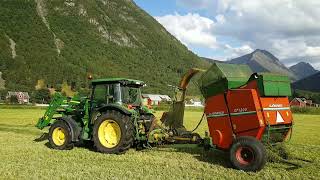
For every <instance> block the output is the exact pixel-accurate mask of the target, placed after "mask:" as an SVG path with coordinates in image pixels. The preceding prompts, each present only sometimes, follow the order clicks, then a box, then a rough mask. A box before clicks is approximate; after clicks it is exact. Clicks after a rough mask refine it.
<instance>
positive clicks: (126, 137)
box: [93, 111, 134, 154]
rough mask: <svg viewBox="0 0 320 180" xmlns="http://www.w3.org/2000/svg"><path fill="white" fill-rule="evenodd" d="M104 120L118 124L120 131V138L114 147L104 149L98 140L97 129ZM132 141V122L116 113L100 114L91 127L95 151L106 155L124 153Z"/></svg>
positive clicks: (127, 117)
mask: <svg viewBox="0 0 320 180" xmlns="http://www.w3.org/2000/svg"><path fill="white" fill-rule="evenodd" d="M106 120H112V121H114V122H115V123H117V124H118V126H119V127H120V131H121V137H120V139H119V141H118V143H117V144H116V145H115V146H114V147H106V146H105V145H103V143H102V142H101V141H100V139H99V127H100V126H101V124H102V123H103V122H105V121H106ZM133 141H134V129H133V122H131V118H130V116H128V115H124V114H122V113H120V112H118V111H107V112H105V113H102V114H101V115H100V116H99V117H98V118H97V120H96V121H95V122H94V126H93V142H94V146H95V147H96V149H97V151H99V152H102V153H107V154H121V153H125V152H126V151H127V150H128V149H129V148H130V147H131V146H132V145H133Z"/></svg>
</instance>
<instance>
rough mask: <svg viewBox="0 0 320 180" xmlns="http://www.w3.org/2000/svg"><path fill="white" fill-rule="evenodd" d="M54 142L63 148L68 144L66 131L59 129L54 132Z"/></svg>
mask: <svg viewBox="0 0 320 180" xmlns="http://www.w3.org/2000/svg"><path fill="white" fill-rule="evenodd" d="M52 140H53V142H54V144H56V145H57V146H62V145H63V144H64V143H65V142H66V135H65V130H64V129H63V128H61V127H57V128H55V129H54V130H53V132H52Z"/></svg>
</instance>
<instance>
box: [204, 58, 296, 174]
mask: <svg viewBox="0 0 320 180" xmlns="http://www.w3.org/2000/svg"><path fill="white" fill-rule="evenodd" d="M199 87H200V90H201V92H202V94H203V96H204V97H205V99H206V100H205V110H204V113H205V114H206V117H207V122H208V127H209V131H210V139H211V141H212V144H213V145H214V146H215V147H216V148H218V149H221V150H226V151H229V152H230V160H231V163H232V165H233V166H234V167H235V168H237V169H241V170H245V171H258V170H260V169H262V168H263V166H264V164H265V162H266V150H265V146H264V145H263V144H272V143H277V142H283V141H284V140H285V139H286V138H287V137H288V135H289V134H290V132H291V128H292V113H291V111H290V106H289V100H288V96H290V95H291V88H290V80H289V78H288V77H286V76H283V75H275V74H268V73H262V74H257V73H252V72H251V70H250V69H249V67H248V66H246V65H232V64H220V63H215V64H214V65H212V66H211V67H210V68H209V70H208V71H206V72H205V73H204V74H202V76H201V78H200V80H199Z"/></svg>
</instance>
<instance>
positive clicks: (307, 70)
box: [289, 62, 319, 80]
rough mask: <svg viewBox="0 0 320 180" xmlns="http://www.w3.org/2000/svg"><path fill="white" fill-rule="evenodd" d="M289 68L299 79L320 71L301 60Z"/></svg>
mask: <svg viewBox="0 0 320 180" xmlns="http://www.w3.org/2000/svg"><path fill="white" fill-rule="evenodd" d="M289 69H290V70H291V71H292V72H294V73H295V75H296V76H297V77H298V79H299V80H300V79H303V78H306V77H308V76H311V75H313V74H315V73H317V72H319V71H318V70H316V69H314V68H313V67H312V65H311V64H309V63H306V62H299V63H298V64H296V65H293V66H291V67H290V68H289Z"/></svg>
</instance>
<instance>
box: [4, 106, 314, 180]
mask: <svg viewBox="0 0 320 180" xmlns="http://www.w3.org/2000/svg"><path fill="white" fill-rule="evenodd" d="M42 113H43V110H39V109H0V179H88V178H89V179H317V178H319V177H320V173H319V169H320V158H319V156H320V153H319V152H320V141H319V130H320V116H319V115H295V117H294V118H295V128H294V135H293V137H292V140H291V141H290V142H289V143H288V149H289V151H290V152H291V154H292V155H293V156H296V157H300V158H305V159H309V160H312V161H313V163H309V164H308V163H302V164H304V166H303V167H302V168H298V169H290V168H291V167H292V166H289V165H287V164H282V163H267V165H266V167H265V168H264V169H263V170H262V171H260V172H258V173H246V172H242V171H238V170H234V169H232V168H230V165H229V163H228V159H227V156H226V154H225V153H223V152H220V151H215V150H212V151H209V152H204V151H203V150H202V149H201V148H198V147H197V146H194V145H174V146H164V147H159V148H154V149H150V150H143V151H136V150H134V149H130V150H129V151H128V152H127V153H126V154H124V155H106V154H101V153H97V152H94V151H93V150H92V149H90V148H84V147H76V148H74V149H73V150H69V151H58V150H53V149H50V148H48V147H47V145H46V143H47V142H46V141H44V142H34V141H33V140H34V139H35V138H37V137H39V136H40V135H41V134H42V131H40V130H38V129H36V128H35V127H34V124H35V123H36V121H37V118H38V117H40V116H41V115H42ZM160 115H161V112H158V113H157V116H160ZM185 115H186V123H185V124H186V126H187V128H189V129H193V128H194V127H195V126H196V125H197V122H198V121H199V119H200V118H201V115H202V113H201V112H189V111H188V112H186V114H185ZM206 129H207V127H206V122H205V121H204V122H203V123H202V124H201V126H200V127H199V129H198V130H197V132H199V133H200V134H202V135H203V132H204V131H205V130H206ZM43 132H46V130H44V131H43Z"/></svg>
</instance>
